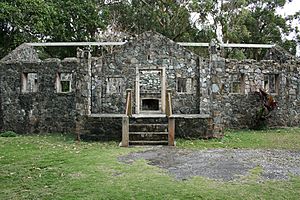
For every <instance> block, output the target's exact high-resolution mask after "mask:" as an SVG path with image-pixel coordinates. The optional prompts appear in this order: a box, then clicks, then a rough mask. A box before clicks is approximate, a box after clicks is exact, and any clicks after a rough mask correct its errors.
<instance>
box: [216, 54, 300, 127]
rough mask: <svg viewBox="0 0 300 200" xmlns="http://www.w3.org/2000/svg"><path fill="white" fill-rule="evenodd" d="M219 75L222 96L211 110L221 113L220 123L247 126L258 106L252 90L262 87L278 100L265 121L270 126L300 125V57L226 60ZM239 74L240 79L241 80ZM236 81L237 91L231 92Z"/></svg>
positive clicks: (257, 97) (258, 100) (258, 101)
mask: <svg viewBox="0 0 300 200" xmlns="http://www.w3.org/2000/svg"><path fill="white" fill-rule="evenodd" d="M224 64H225V72H224V73H222V74H219V75H218V76H219V78H220V80H221V82H220V83H219V84H218V86H219V87H220V88H221V90H220V93H221V94H222V99H221V101H220V103H219V104H218V106H217V107H216V108H215V109H214V110H219V111H221V112H222V118H223V123H224V125H225V126H226V127H230V128H248V127H249V126H252V125H251V122H252V119H253V117H255V114H256V112H257V110H258V107H259V105H260V98H259V96H258V95H257V94H255V91H257V90H258V89H259V88H262V89H264V90H266V91H267V92H269V93H270V94H271V95H272V96H273V97H274V99H275V100H276V101H277V102H278V107H277V108H276V109H275V110H274V111H273V113H272V114H271V117H270V118H269V120H268V124H269V126H299V124H300V101H299V100H300V90H299V89H300V87H299V85H300V66H299V60H289V61H287V62H285V63H281V64H279V63H277V62H275V61H271V60H263V61H255V60H243V61H237V60H226V62H225V61H224ZM241 76H242V79H241ZM235 81H237V83H238V84H239V87H240V90H239V91H234V90H236V89H234V88H233V87H235V86H234V84H233V83H234V82H235Z"/></svg>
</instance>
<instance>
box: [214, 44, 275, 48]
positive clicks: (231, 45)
mask: <svg viewBox="0 0 300 200" xmlns="http://www.w3.org/2000/svg"><path fill="white" fill-rule="evenodd" d="M220 46H221V47H225V48H273V47H275V44H220Z"/></svg>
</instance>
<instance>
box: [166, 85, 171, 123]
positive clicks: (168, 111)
mask: <svg viewBox="0 0 300 200" xmlns="http://www.w3.org/2000/svg"><path fill="white" fill-rule="evenodd" d="M166 115H167V116H168V117H170V116H172V115H173V112H172V93H171V90H167V91H166Z"/></svg>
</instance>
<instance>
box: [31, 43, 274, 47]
mask: <svg viewBox="0 0 300 200" xmlns="http://www.w3.org/2000/svg"><path fill="white" fill-rule="evenodd" d="M125 43H126V42H45V43H26V44H27V45H29V46H34V47H57V46H61V47H62V46H66V47H67V46H120V45H124V44H125ZM177 44H179V45H180V46H184V47H208V46H209V43H201V42H200V43H199V42H177ZM220 46H221V47H224V48H273V47H274V46H275V45H274V44H220Z"/></svg>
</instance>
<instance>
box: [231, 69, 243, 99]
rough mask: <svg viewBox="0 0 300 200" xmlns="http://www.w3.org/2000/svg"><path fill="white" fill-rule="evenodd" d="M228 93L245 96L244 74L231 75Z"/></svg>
mask: <svg viewBox="0 0 300 200" xmlns="http://www.w3.org/2000/svg"><path fill="white" fill-rule="evenodd" d="M230 92H231V93H235V94H245V74H243V73H241V74H233V75H232V78H231V88H230Z"/></svg>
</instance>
